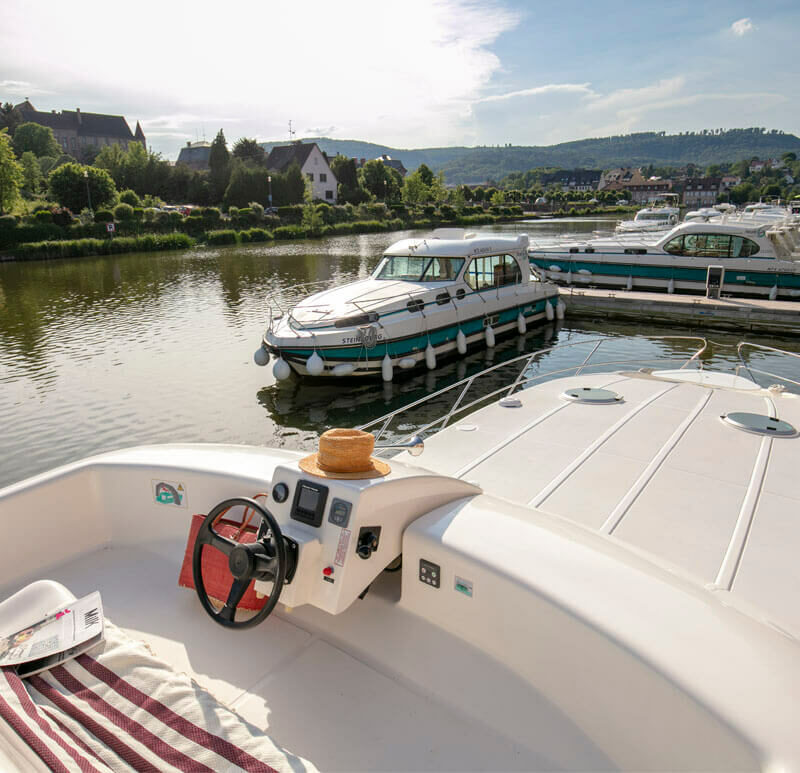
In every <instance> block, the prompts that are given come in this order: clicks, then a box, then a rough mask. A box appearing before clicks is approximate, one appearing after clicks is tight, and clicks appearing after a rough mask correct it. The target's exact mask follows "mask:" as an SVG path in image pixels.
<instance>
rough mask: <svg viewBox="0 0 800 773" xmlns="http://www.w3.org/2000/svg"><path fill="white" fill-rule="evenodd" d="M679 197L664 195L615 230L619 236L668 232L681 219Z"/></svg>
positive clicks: (621, 222)
mask: <svg viewBox="0 0 800 773" xmlns="http://www.w3.org/2000/svg"><path fill="white" fill-rule="evenodd" d="M680 213H681V210H680V206H679V197H678V195H677V194H676V193H663V194H661V195H659V196H656V197H654V198H653V200H652V201H651V202H650V203H649V204H648V205H647V206H646V207H645V208H644V209H640V210H639V211H638V212H637V213H636V216H635V217H634V218H633V220H622V221H620V222H619V223H618V224H617V227H616V229H615V231H616V233H618V234H642V233H653V232H658V231H668V230H669V229H670V228H672V227H673V226H674V225H676V224H677V222H678V220H679V219H680Z"/></svg>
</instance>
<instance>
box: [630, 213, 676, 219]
mask: <svg viewBox="0 0 800 773" xmlns="http://www.w3.org/2000/svg"><path fill="white" fill-rule="evenodd" d="M671 215H672V213H671V212H639V213H638V214H637V215H636V217H635V218H634V220H669V218H670V216H671Z"/></svg>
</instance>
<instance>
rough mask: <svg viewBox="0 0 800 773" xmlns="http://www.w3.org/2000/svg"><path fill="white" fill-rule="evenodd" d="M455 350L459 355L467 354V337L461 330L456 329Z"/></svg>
mask: <svg viewBox="0 0 800 773" xmlns="http://www.w3.org/2000/svg"><path fill="white" fill-rule="evenodd" d="M456 349H458V353H459V354H466V353H467V337H466V336H465V335H464V331H463V330H462V329H461V328H459V329H458V335H457V336H456Z"/></svg>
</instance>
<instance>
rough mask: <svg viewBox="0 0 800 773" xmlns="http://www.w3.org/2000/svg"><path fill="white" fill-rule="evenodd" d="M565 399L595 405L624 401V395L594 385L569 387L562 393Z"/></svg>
mask: <svg viewBox="0 0 800 773" xmlns="http://www.w3.org/2000/svg"><path fill="white" fill-rule="evenodd" d="M561 396H562V397H563V398H564V399H565V400H571V401H572V402H574V403H592V404H593V405H609V404H611V403H619V402H622V395H618V394H617V393H616V392H612V391H611V390H610V389H595V388H593V387H576V388H575V389H567V390H566V391H565V392H563V393H562V395H561Z"/></svg>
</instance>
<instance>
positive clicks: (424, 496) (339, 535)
mask: <svg viewBox="0 0 800 773" xmlns="http://www.w3.org/2000/svg"><path fill="white" fill-rule="evenodd" d="M272 480H273V481H274V484H273V486H272V491H271V493H270V498H269V500H268V501H267V503H266V505H267V508H268V509H269V510H270V512H272V514H273V515H274V516H275V518H276V520H277V521H278V523H279V524H280V527H281V531H282V532H283V534H284V536H285V537H286V538H287V540H289V541H291V543H292V544H293V545H296V551H297V562H296V568H295V571H294V576H293V577H292V578H291V581H290V582H287V583H286V584H285V585H284V587H283V590H282V591H281V597H280V600H281V603H282V604H285V605H286V606H289V607H292V606H300V605H301V604H313V605H314V606H316V607H318V608H320V609H322V610H324V611H326V612H330V613H332V614H337V613H339V612H342V611H344V610H345V609H347V607H348V606H350V604H352V603H353V602H354V601H355V600H356V599H357V598H358V597H359V596H360V595H362V594H363V592H364V591H365V590H366V589H367V588H368V587H369V585H370V583H371V582H372V581H373V580H374V579H375V578H376V577H377V576H378V575H379V574H380V573H381V572H382V571H383V570H384V569H385V568H386V567H387V566H388V565H389V564H390V563H391V562H392V561H394V560H395V559H396V558H397V557H398V556H399V555H400V554H401V553H402V550H403V547H402V539H403V532H404V531H405V529H406V527H407V526H408V525H409V524H410V523H411V522H412V521H414V520H416V519H417V518H419V517H420V516H421V515H424V514H425V513H428V512H430V511H431V510H433V509H435V508H436V507H439V506H441V505H445V504H448V503H449V502H452V501H454V500H456V499H461V498H464V497H469V496H473V495H475V494H479V493H481V492H480V489H479V488H478V487H477V486H475V485H473V484H471V483H467V482H465V481H461V480H458V479H455V478H448V477H445V476H440V475H434V474H432V473H427V472H426V471H424V470H419V469H418V468H414V467H406V466H405V465H403V464H402V463H401V462H397V461H395V460H393V461H392V472H391V473H390V474H389V475H387V476H386V477H384V478H368V479H365V480H340V479H332V478H322V477H315V476H311V475H308V474H307V473H305V472H303V471H302V470H300V468H299V467H298V466H297V465H296V464H287V465H279V466H277V467H276V468H275V471H274V473H273V476H272ZM420 575H421V576H420V579H422V572H420ZM425 576H426V577H428V578H430V582H428V581H425V582H426V584H428V585H430V586H431V587H439V583H440V577H439V571H438V567H437V566H436V565H435V564H431V565H430V567H426V569H425ZM271 588H272V584H271V582H269V581H257V582H256V590H257V591H259V592H260V593H265V594H269V593H270V591H271Z"/></svg>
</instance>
